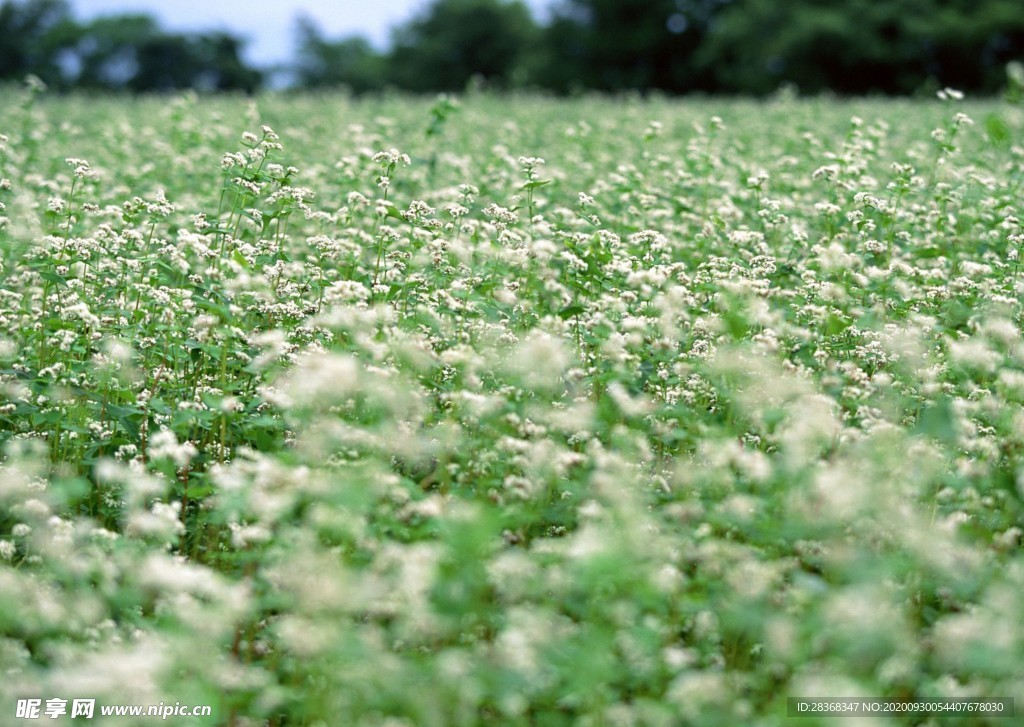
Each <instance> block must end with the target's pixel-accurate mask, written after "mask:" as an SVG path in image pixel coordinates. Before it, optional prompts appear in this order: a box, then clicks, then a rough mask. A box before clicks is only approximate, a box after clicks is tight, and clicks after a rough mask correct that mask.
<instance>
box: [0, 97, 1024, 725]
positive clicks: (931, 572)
mask: <svg viewBox="0 0 1024 727" xmlns="http://www.w3.org/2000/svg"><path fill="white" fill-rule="evenodd" d="M942 95H943V96H946V98H944V99H935V100H929V101H916V102H911V101H863V102H844V101H838V100H828V99H822V100H804V101H800V100H794V99H791V98H786V97H779V98H776V99H772V100H769V101H766V102H764V103H755V102H746V101H704V102H701V101H696V100H691V101H670V100H666V99H658V98H654V99H646V100H643V99H640V98H619V99H608V98H580V99H575V100H551V99H544V98H540V97H533V96H521V97H492V96H487V95H480V96H469V97H465V98H461V99H459V100H457V101H456V100H449V99H443V98H442V99H437V100H410V99H402V98H382V99H376V100H364V101H358V102H357V101H353V100H350V99H347V98H345V97H342V96H324V97H312V96H294V97H289V96H265V97H259V98H257V99H255V100H249V99H243V98H197V97H195V96H189V95H184V96H180V97H173V98H152V99H141V100H128V99H114V98H109V99H108V98H92V99H90V98H84V97H74V96H72V97H56V96H51V95H48V94H46V93H42V92H40V91H38V90H32V89H14V88H9V89H5V90H4V91H3V95H2V96H0V180H2V181H0V204H2V208H0V266H2V270H0V281H2V284H0V443H2V446H3V454H2V459H0V669H2V675H3V678H2V680H0V723H2V724H15V723H17V724H22V723H24V724H31V723H33V722H32V721H31V720H29V721H24V722H23V721H21V720H15V704H16V702H17V701H18V700H23V699H25V698H36V699H41V700H42V708H43V709H45V708H46V706H47V700H49V699H51V698H54V699H56V698H60V699H65V700H72V699H75V698H95V699H96V700H97V703H98V704H136V705H149V704H157V703H163V704H175V703H180V704H182V705H203V704H208V705H212V706H213V716H212V717H206V718H187V717H181V716H171V717H170V718H168V719H165V720H159V719H158V720H155V721H154V719H153V718H148V719H147V718H139V719H138V721H137V722H133V721H132V719H131V718H125V717H120V718H113V717H109V718H103V717H100V716H99V714H98V712H97V717H96V718H95V719H93V720H81V719H80V720H78V721H73V720H72V719H71V716H70V713H68V714H66V715H63V716H61V717H60V718H58V719H54V720H50V719H48V718H47V717H46V716H45V714H43V715H42V717H41V719H42V720H43V721H45V722H46V723H53V724H72V723H74V724H97V723H98V724H112V725H113V724H116V725H130V724H136V723H137V724H140V725H141V724H153V723H154V722H158V723H162V724H167V725H202V724H209V725H232V726H233V727H257V726H261V727H262V726H264V725H268V726H272V727H284V726H285V725H310V726H313V725H318V726H321V725H322V726H324V727H327V726H333V725H353V726H365V727H371V726H374V727H376V726H378V725H386V726H387V727H419V726H421V725H423V726H425V727H448V726H453V727H458V726H469V725H566V726H568V725H589V726H592V727H597V726H599V725H604V726H607V727H634V726H636V727H640V726H642V725H651V726H661V725H663V726H664V727H670V726H674V725H700V726H706V727H714V726H721V727H732V726H734V725H765V726H769V725H784V724H799V725H806V726H807V727H814V726H815V725H824V724H843V725H851V726H852V725H856V724H871V725H887V724H891V725H904V724H907V725H910V724H915V725H916V724H927V725H940V724H947V723H948V724H956V725H960V726H962V727H967V726H968V725H985V724H993V725H1008V724H1010V723H1011V722H1012V721H1013V720H1012V719H1010V720H1007V719H1006V718H991V717H989V716H987V715H985V714H979V713H975V714H971V715H969V716H966V717H964V716H960V717H956V718H953V717H945V716H941V715H932V716H920V715H918V716H912V715H904V716H890V717H885V716H880V717H871V718H869V719H868V718H865V719H858V718H850V717H844V718H842V719H841V720H839V719H832V718H820V719H819V718H815V717H804V718H800V719H798V720H795V721H793V720H791V719H790V718H789V717H787V701H786V700H787V698H788V697H794V696H806V697H857V696H863V697H876V698H886V699H895V700H911V701H915V700H926V699H935V698H968V697H970V698H1002V697H1015V696H1021V695H1024V609H1022V608H1021V594H1022V593H1024V552H1022V548H1021V539H1022V537H1021V536H1022V528H1024V408H1022V403H1024V338H1022V336H1021V319H1022V303H1024V278H1022V271H1021V270H1020V265H1019V260H1018V257H1019V254H1020V252H1021V249H1020V248H1021V247H1022V246H1024V228H1022V224H1021V218H1022V210H1021V200H1022V182H1024V109H1022V108H1021V107H1013V106H1009V105H1006V104H1004V103H1002V102H998V101H971V100H970V99H967V100H962V99H959V98H957V96H958V94H942ZM69 704H70V702H69ZM1018 708H1019V709H1020V708H1024V704H1021V705H1019V707H1018ZM105 719H106V720H108V721H106V722H105V721H104V720H105Z"/></svg>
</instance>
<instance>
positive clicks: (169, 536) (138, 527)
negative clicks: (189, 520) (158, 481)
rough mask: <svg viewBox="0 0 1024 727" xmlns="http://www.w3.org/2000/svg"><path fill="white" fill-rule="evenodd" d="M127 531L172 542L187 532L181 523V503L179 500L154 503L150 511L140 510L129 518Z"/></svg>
mask: <svg viewBox="0 0 1024 727" xmlns="http://www.w3.org/2000/svg"><path fill="white" fill-rule="evenodd" d="M127 530H128V532H129V533H130V534H132V535H141V536H149V537H155V538H157V539H159V540H163V541H171V540H173V539H174V538H176V537H177V536H179V535H181V533H183V532H185V525H184V524H183V523H182V522H181V503H180V502H178V501H177V500H175V501H174V502H170V503H167V502H154V503H153V504H152V505H151V506H150V508H149V510H140V511H137V512H134V513H132V514H131V515H130V516H129V518H128V525H127Z"/></svg>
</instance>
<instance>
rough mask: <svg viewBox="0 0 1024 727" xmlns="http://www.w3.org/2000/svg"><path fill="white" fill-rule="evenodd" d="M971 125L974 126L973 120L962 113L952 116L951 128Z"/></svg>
mask: <svg viewBox="0 0 1024 727" xmlns="http://www.w3.org/2000/svg"><path fill="white" fill-rule="evenodd" d="M973 125H974V120H973V119H972V118H971V117H970V116H968V115H967V114H965V113H963V112H962V111H961V112H959V113H957V114H955V115H954V116H953V126H954V127H955V128H960V127H961V126H973Z"/></svg>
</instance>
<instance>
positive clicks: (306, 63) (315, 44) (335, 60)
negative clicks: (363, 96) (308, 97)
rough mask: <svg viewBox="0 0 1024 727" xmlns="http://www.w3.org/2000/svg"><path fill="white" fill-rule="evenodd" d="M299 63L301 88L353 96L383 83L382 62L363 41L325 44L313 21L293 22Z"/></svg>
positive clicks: (340, 41) (349, 39)
mask: <svg viewBox="0 0 1024 727" xmlns="http://www.w3.org/2000/svg"><path fill="white" fill-rule="evenodd" d="M296 27H297V36H298V62H297V64H296V82H297V83H298V85H300V86H302V87H304V88H327V87H339V86H343V87H346V88H348V89H349V90H351V91H353V92H354V93H365V92H367V91H373V90H375V89H379V88H381V87H382V86H383V85H384V83H385V70H386V68H385V59H384V56H383V55H381V54H380V53H378V52H376V51H375V50H374V49H373V46H371V45H370V43H369V41H367V40H366V39H365V38H362V37H359V36H354V37H350V38H343V39H341V40H337V41H331V40H327V39H326V38H324V37H323V34H322V33H321V32H320V29H319V28H317V27H316V25H315V24H314V23H313V21H312V20H310V19H309V18H306V17H303V16H300V17H299V18H297V20H296Z"/></svg>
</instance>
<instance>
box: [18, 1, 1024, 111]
mask: <svg viewBox="0 0 1024 727" xmlns="http://www.w3.org/2000/svg"><path fill="white" fill-rule="evenodd" d="M547 11H548V12H546V13H545V14H544V16H545V17H544V18H543V19H542V20H538V19H537V18H534V17H532V16H531V14H530V10H529V8H528V7H527V6H526V4H525V3H524V2H523V0H432V2H429V3H425V4H424V7H423V8H422V10H421V11H420V13H419V14H418V15H417V16H416V17H414V18H412V19H410V20H408V21H407V22H405V23H403V24H401V25H399V26H398V27H396V28H394V29H393V32H392V37H391V42H390V45H389V47H388V48H386V49H376V48H374V47H373V45H372V44H371V43H370V42H369V41H368V40H367V39H365V38H363V37H360V36H353V37H344V38H328V37H326V36H325V35H324V34H323V33H322V32H321V30H320V29H319V28H318V27H317V26H316V25H315V23H313V21H312V20H310V19H309V18H306V17H303V16H299V17H297V18H296V20H295V30H296V53H295V57H294V59H293V61H292V62H289V63H286V64H283V65H282V66H280V67H274V68H258V69H256V68H250V67H248V66H247V65H246V64H245V62H244V61H243V60H242V57H241V56H242V53H241V51H242V49H243V47H244V42H243V41H242V40H241V39H239V38H237V37H235V36H232V35H230V34H228V33H224V32H207V33H191V34H182V33H170V32H167V31H164V30H163V29H161V28H160V27H159V26H158V24H157V23H156V21H155V20H154V19H152V18H150V17H147V16H139V15H121V16H108V17H100V18H98V19H94V20H91V21H89V22H83V21H79V20H77V19H76V18H74V17H73V14H72V13H71V9H70V5H69V3H68V2H67V0H5V1H4V2H0V38H2V39H3V43H2V44H0V80H14V81H19V82H20V81H21V80H22V79H23V78H24V77H25V75H26V74H29V73H31V74H34V75H36V76H38V77H39V78H41V79H42V80H43V81H44V82H46V83H47V84H49V85H50V86H51V87H53V88H55V89H69V88H78V89H90V90H97V89H105V90H118V91H132V92H167V91H172V90H175V89H184V88H194V89H197V90H200V91H224V90H241V91H246V92H249V93H251V92H253V91H254V90H255V89H257V88H258V87H259V86H260V84H261V83H262V82H264V81H268V82H270V83H271V84H272V85H273V86H274V87H275V88H276V87H280V86H281V85H292V86H295V87H300V88H306V89H310V88H325V87H334V88H339V87H345V88H347V89H349V90H350V91H352V92H354V93H357V94H362V93H366V92H371V91H380V90H382V89H389V88H390V89H398V90H403V91H409V92H414V93H422V92H438V91H440V92H459V91H463V90H465V89H466V88H467V86H471V85H472V86H479V85H481V84H483V85H486V86H488V87H490V88H491V89H505V90H507V89H533V90H545V91H553V92H555V93H558V94H569V93H576V92H582V91H586V90H602V91H616V92H620V91H625V90H630V89H636V90H644V91H649V90H656V91H662V92H667V93H688V92H694V91H699V92H705V93H726V94H757V95H766V94H771V93H774V92H775V91H776V90H778V89H779V88H782V87H791V88H795V89H797V90H798V91H800V92H801V93H804V94H817V93H821V92H824V91H831V92H835V93H840V94H855V95H863V94H922V93H923V95H925V96H928V97H930V96H931V95H932V94H934V92H935V91H937V90H938V89H939V88H942V87H946V86H954V87H956V88H959V89H963V90H966V91H971V92H981V93H986V94H996V93H999V92H1001V91H1002V90H1004V88H1005V87H1006V86H1007V74H1006V69H1007V65H1008V64H1011V63H1014V62H1017V63H1019V62H1021V61H1024V55H1022V53H1024V13H1022V12H1021V8H1020V2H1019V0H889V1H887V2H875V1H874V0H789V1H787V2H776V1H775V0H550V2H549V3H548V4H547ZM1010 85H1011V88H1012V81H1011V84H1010Z"/></svg>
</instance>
